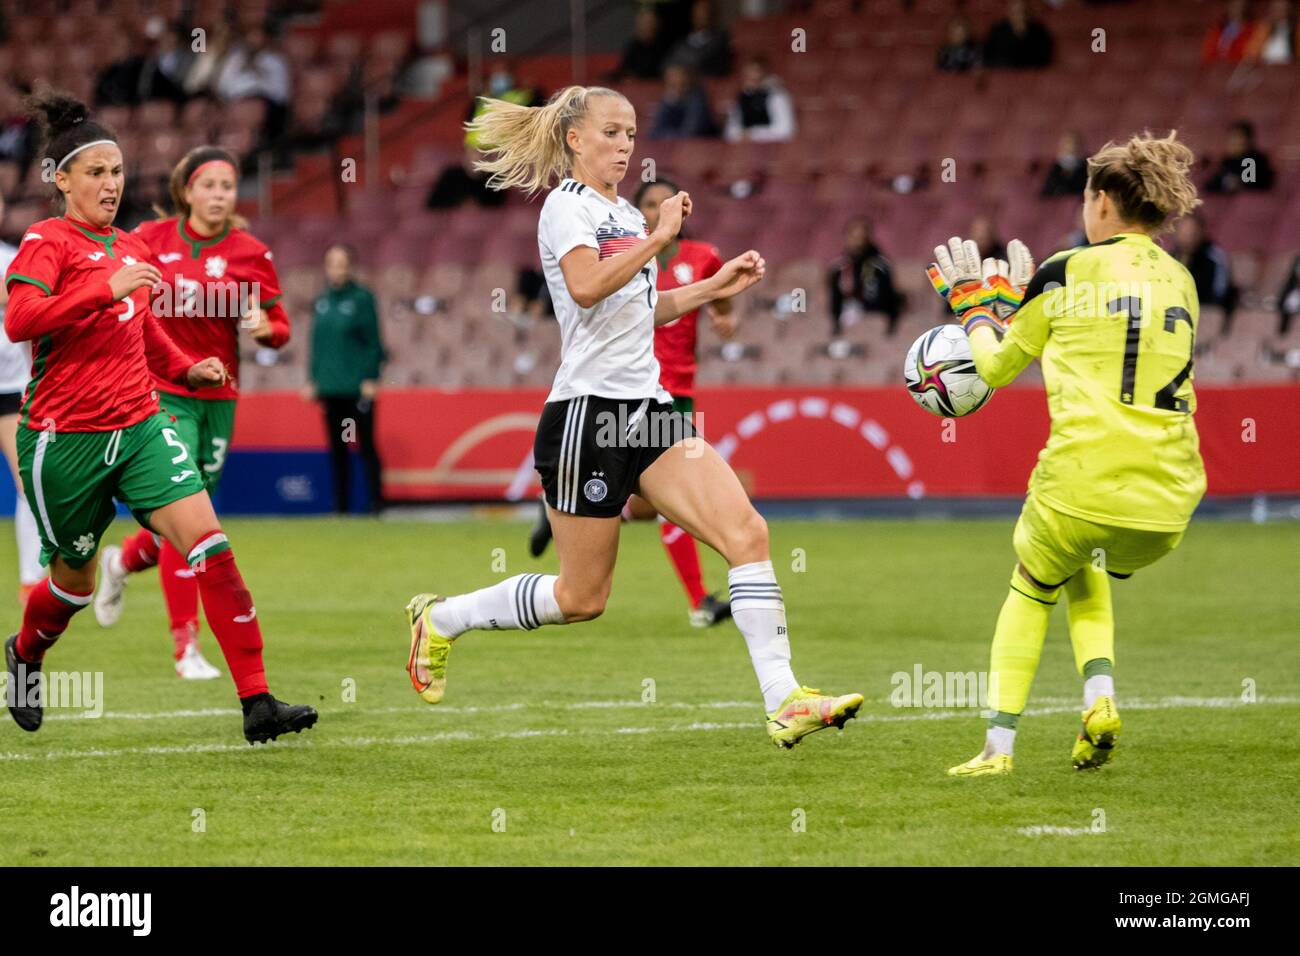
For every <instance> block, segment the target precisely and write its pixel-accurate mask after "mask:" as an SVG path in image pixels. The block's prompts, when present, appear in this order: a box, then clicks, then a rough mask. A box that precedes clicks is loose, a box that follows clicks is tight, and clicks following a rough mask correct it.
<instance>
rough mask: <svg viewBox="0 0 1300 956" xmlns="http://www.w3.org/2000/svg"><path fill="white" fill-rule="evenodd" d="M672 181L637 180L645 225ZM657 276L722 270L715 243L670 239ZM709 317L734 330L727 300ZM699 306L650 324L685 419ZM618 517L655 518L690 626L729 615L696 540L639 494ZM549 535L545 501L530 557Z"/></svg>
mask: <svg viewBox="0 0 1300 956" xmlns="http://www.w3.org/2000/svg"><path fill="white" fill-rule="evenodd" d="M678 191H679V190H678V186H677V184H676V183H674V182H672V181H670V180H667V179H657V180H652V181H650V182H645V183H642V184H641V186H640V188H638V189H637V191H636V196H635V197H634V199H633V205H635V206H636V208H637V209H638V210H639V211H640V213H641V215H642V216H644V217H645V227H646V230H647V231H649V232H653V231H654V230H655V228H656V227H657V226H658V225H659V204H660V203H661V202H663V201H664V200H665V199H667V198H669V197H670V196H674V195H676V194H677V192H678ZM657 258H658V260H659V277H658V279H657V280H656V283H655V288H656V289H658V290H659V291H660V292H664V291H667V290H669V289H677V288H681V287H682V286H687V285H690V284H691V283H692V282H699V281H701V280H703V279H707V278H709V277H710V276H712V275H714V274H715V273H716V272H717V271H718V270H719V269H721V268H722V256H721V255H720V254H719V253H718V250H717V247H716V246H712V245H710V244H709V243H707V242H699V241H696V240H693V239H682V238H680V235H679V237H678V238H675V239H674V240H673V241H672V243H670V244H669V245H668V246H667V247H666V248H665V249H664V250H663V251H662V252H660V253H658V255H657ZM708 310H709V318H710V320H711V321H712V323H713V328H714V330H715V331H716V332H717V333H718V334H719V335H721V336H722V337H723V338H731V336H732V335H733V334H735V331H736V318H735V314H734V313H733V311H732V308H731V300H730V299H718V300H715V301H713V302H710V303H709V305H708ZM699 315H700V310H699V309H695V310H693V311H691V312H687V313H686V314H684V315H682V316H680V317H678V318H676V319H674V320H673V321H672V322H669V323H667V324H666V325H659V326H656V327H655V358H656V359H657V360H658V362H659V384H661V385H662V386H663V387H664V389H665V390H667V392H668V394H670V395H671V396H672V397H673V408H674V409H675V410H676V411H679V412H681V413H682V414H683V415H686V416H687V417H693V416H694V414H695V371H696V368H697V365H696V359H695V347H696V341H697V338H698V331H699V330H698V320H699ZM623 516H624V518H625V519H627V520H632V521H649V520H652V519H654V518H658V519H659V538H660V540H661V541H662V542H663V545H664V550H665V551H666V552H667V553H668V559H669V560H670V561H671V562H672V565H673V568H674V569H675V570H676V571H677V577H678V579H679V580H680V581H681V582H682V587H683V588H684V589H685V590H686V598H687V600H688V601H689V602H690V605H691V610H690V622H691V624H692V625H693V626H695V627H711V626H713V625H714V624H717V623H718V622H720V621H724V620H726V619H727V618H729V617H730V616H731V602H730V601H724V600H721V599H719V598H718V597H717V596H716V595H714V594H710V593H708V591H706V590H705V587H704V577H703V573H702V572H701V570H700V549H699V546H698V544H697V543H696V541H695V539H694V538H692V537H691V536H690V535H689V534H687V533H686V532H685V531H683V530H682V529H681V528H679V527H677V525H675V524H673V523H672V522H671V521H669V520H668V519H666V518H664V517H662V516H661V515H660V514H659V513H658V512H657V511H655V509H654V508H652V507H651V506H650V505H649V503H648V502H646V500H645V499H644V498H641V497H640V496H639V495H633V496H632V497H631V498H629V499H628V503H627V507H626V508H624V510H623ZM550 539H551V524H550V521H548V520H547V517H546V505H545V503H543V505H542V513H541V516H540V517H539V518H538V521H537V525H536V526H535V527H534V528H533V533H532V535H531V536H530V538H529V542H528V547H529V551H530V552H532V555H533V557H538V556H540V555H541V553H542V552H543V551H545V550H546V545H547V543H548V542H549V541H550Z"/></svg>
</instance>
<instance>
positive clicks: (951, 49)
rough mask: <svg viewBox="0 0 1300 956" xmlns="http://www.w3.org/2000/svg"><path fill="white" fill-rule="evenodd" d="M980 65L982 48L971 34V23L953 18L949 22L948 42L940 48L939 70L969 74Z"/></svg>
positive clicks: (964, 19)
mask: <svg viewBox="0 0 1300 956" xmlns="http://www.w3.org/2000/svg"><path fill="white" fill-rule="evenodd" d="M979 65H980V48H979V44H978V43H976V42H975V37H974V35H972V33H971V28H970V21H969V20H967V19H966V18H965V17H953V18H952V19H951V20H949V21H948V42H947V43H945V44H944V45H943V46H941V47H939V69H940V70H942V71H943V72H945V73H969V72H970V71H971V70H973V69H975V68H976V67H978V66H979Z"/></svg>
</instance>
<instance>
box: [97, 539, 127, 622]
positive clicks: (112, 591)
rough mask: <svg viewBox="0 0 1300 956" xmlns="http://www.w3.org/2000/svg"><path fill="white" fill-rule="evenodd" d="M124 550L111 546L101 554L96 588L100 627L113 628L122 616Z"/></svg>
mask: <svg viewBox="0 0 1300 956" xmlns="http://www.w3.org/2000/svg"><path fill="white" fill-rule="evenodd" d="M126 578H127V573H126V569H125V568H124V567H122V549H121V548H119V547H118V546H117V545H115V544H110V545H109V546H108V547H106V548H105V549H104V550H103V552H102V553H101V554H100V558H99V587H97V588H95V601H94V605H95V620H96V621H98V622H99V626H100V627H112V626H113V625H114V624H116V623H117V619H118V618H120V617H121V616H122V592H123V591H124V590H125V589H126Z"/></svg>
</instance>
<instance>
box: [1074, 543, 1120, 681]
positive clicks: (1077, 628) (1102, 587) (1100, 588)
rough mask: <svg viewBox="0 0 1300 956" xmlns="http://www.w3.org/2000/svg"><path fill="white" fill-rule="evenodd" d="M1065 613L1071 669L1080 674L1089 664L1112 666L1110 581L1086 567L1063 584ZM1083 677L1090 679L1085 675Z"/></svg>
mask: <svg viewBox="0 0 1300 956" xmlns="http://www.w3.org/2000/svg"><path fill="white" fill-rule="evenodd" d="M1065 609H1066V613H1067V615H1068V616H1069V621H1070V643H1071V644H1072V645H1073V646H1074V666H1075V667H1076V668H1077V669H1078V671H1079V673H1080V674H1083V670H1084V665H1085V664H1087V663H1088V662H1089V661H1095V660H1099V659H1100V660H1106V661H1109V662H1110V663H1112V664H1113V663H1114V662H1115V617H1114V614H1113V612H1112V611H1111V603H1110V579H1109V578H1107V577H1106V572H1105V571H1098V570H1097V569H1096V568H1094V567H1092V566H1091V565H1085V566H1084V567H1082V568H1080V569H1079V570H1078V571H1075V572H1074V576H1073V577H1072V578H1070V580H1068V581H1066V582H1065ZM1084 676H1085V677H1086V676H1089V675H1086V674H1084Z"/></svg>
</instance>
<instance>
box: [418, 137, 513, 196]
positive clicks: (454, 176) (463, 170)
mask: <svg viewBox="0 0 1300 956" xmlns="http://www.w3.org/2000/svg"><path fill="white" fill-rule="evenodd" d="M478 155H479V154H478V150H476V149H474V148H473V147H470V146H466V147H465V155H464V156H463V157H462V158H461V161H460V162H459V163H454V164H452V165H451V166H448V167H447V168H446V169H444V170H443V171H442V172H441V173H440V174H439V175H438V180H437V182H435V183H434V184H433V188H432V189H431V190H429V198H428V199H427V200H425V203H424V205H425V208H427V209H454V208H455V207H457V206H462V205H464V204H465V203H467V202H472V203H475V204H477V205H479V206H482V207H484V208H492V207H495V206H500V205H502V204H503V203H505V201H506V198H507V194H506V193H505V192H501V191H498V190H495V189H488V187H487V181H488V176H487V173H481V172H479V171H478V170H476V169H475V168H474V160H475V159H477V158H478Z"/></svg>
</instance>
